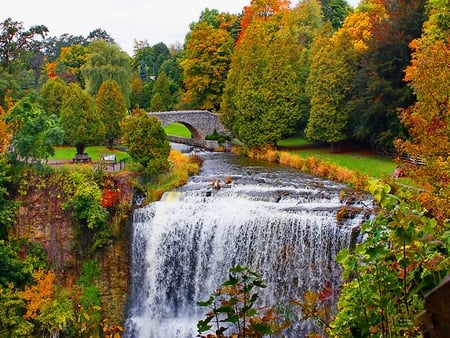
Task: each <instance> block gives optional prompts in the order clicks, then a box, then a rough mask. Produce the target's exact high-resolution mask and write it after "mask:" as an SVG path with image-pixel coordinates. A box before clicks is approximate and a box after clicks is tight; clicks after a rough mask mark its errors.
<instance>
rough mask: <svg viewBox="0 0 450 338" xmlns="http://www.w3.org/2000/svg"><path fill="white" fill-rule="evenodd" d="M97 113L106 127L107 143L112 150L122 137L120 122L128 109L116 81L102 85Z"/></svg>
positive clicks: (109, 81) (97, 101)
mask: <svg viewBox="0 0 450 338" xmlns="http://www.w3.org/2000/svg"><path fill="white" fill-rule="evenodd" d="M96 104H97V111H98V112H99V114H100V117H101V119H102V122H103V125H104V126H105V134H106V141H107V144H108V147H109V148H110V149H112V147H113V145H114V141H115V140H116V139H117V138H119V137H120V135H121V129H120V126H119V122H120V121H121V120H122V119H123V118H124V117H125V115H126V112H127V107H126V106H125V99H124V97H123V94H122V91H121V90H120V87H119V85H118V84H117V82H116V81H114V80H107V81H105V82H103V83H102V85H101V86H100V89H99V91H98V95H97V98H96Z"/></svg>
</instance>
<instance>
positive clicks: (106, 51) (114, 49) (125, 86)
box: [81, 40, 132, 107]
mask: <svg viewBox="0 0 450 338" xmlns="http://www.w3.org/2000/svg"><path fill="white" fill-rule="evenodd" d="M130 61H131V60H130V57H129V56H128V54H127V53H125V52H123V51H121V50H120V48H119V46H117V45H114V44H113V45H110V44H108V42H106V41H104V40H95V41H93V42H91V43H90V45H89V56H88V58H87V61H86V63H85V64H84V65H83V66H82V69H81V71H82V74H83V77H84V80H85V83H86V91H87V93H88V94H89V95H91V96H92V97H96V96H97V94H98V90H99V89H100V86H101V85H102V83H103V82H105V81H106V80H114V81H116V82H117V83H118V84H119V87H120V89H121V91H122V94H123V97H124V98H125V102H126V106H127V107H128V106H129V105H130V95H131V84H130V82H131V79H132V68H131V63H130Z"/></svg>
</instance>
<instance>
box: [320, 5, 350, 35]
mask: <svg viewBox="0 0 450 338" xmlns="http://www.w3.org/2000/svg"><path fill="white" fill-rule="evenodd" d="M320 2H321V4H322V13H323V20H324V21H325V22H327V21H329V22H331V25H332V26H333V29H335V30H336V29H338V28H340V27H341V26H342V24H343V23H344V20H345V18H346V17H347V15H349V14H350V13H351V11H352V8H351V6H350V5H349V4H348V3H347V1H345V0H320Z"/></svg>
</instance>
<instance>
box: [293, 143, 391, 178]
mask: <svg viewBox="0 0 450 338" xmlns="http://www.w3.org/2000/svg"><path fill="white" fill-rule="evenodd" d="M288 152H289V153H291V154H293V155H298V156H300V157H302V158H308V157H316V158H318V159H320V160H322V161H326V162H331V163H334V164H336V165H338V166H341V167H344V168H348V169H352V170H355V171H358V172H359V173H361V174H363V175H367V176H368V177H373V178H382V177H386V176H389V175H391V174H392V173H393V172H394V170H395V168H396V166H397V165H396V163H395V162H394V161H393V160H391V159H389V158H386V157H383V156H378V155H374V154H367V153H362V152H346V153H330V151H329V148H326V149H325V148H321V149H311V150H309V149H305V150H293V151H288Z"/></svg>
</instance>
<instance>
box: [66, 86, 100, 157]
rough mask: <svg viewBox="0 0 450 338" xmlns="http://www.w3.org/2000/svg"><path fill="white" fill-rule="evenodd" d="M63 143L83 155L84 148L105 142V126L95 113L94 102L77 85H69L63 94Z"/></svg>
mask: <svg viewBox="0 0 450 338" xmlns="http://www.w3.org/2000/svg"><path fill="white" fill-rule="evenodd" d="M60 121H61V127H62V128H63V130H64V142H65V143H66V144H68V145H72V146H75V147H76V148H77V154H83V153H84V148H85V147H86V146H90V145H98V144H101V143H102V142H103V141H104V140H105V126H104V125H103V122H102V120H101V118H100V116H99V114H98V113H97V109H96V107H95V102H94V100H93V99H92V98H91V97H90V96H89V95H88V94H87V93H86V92H84V91H83V90H82V89H81V88H80V87H79V86H78V85H77V84H75V83H71V84H69V85H68V87H67V91H66V93H65V94H64V97H63V102H62V108H61V117H60Z"/></svg>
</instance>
